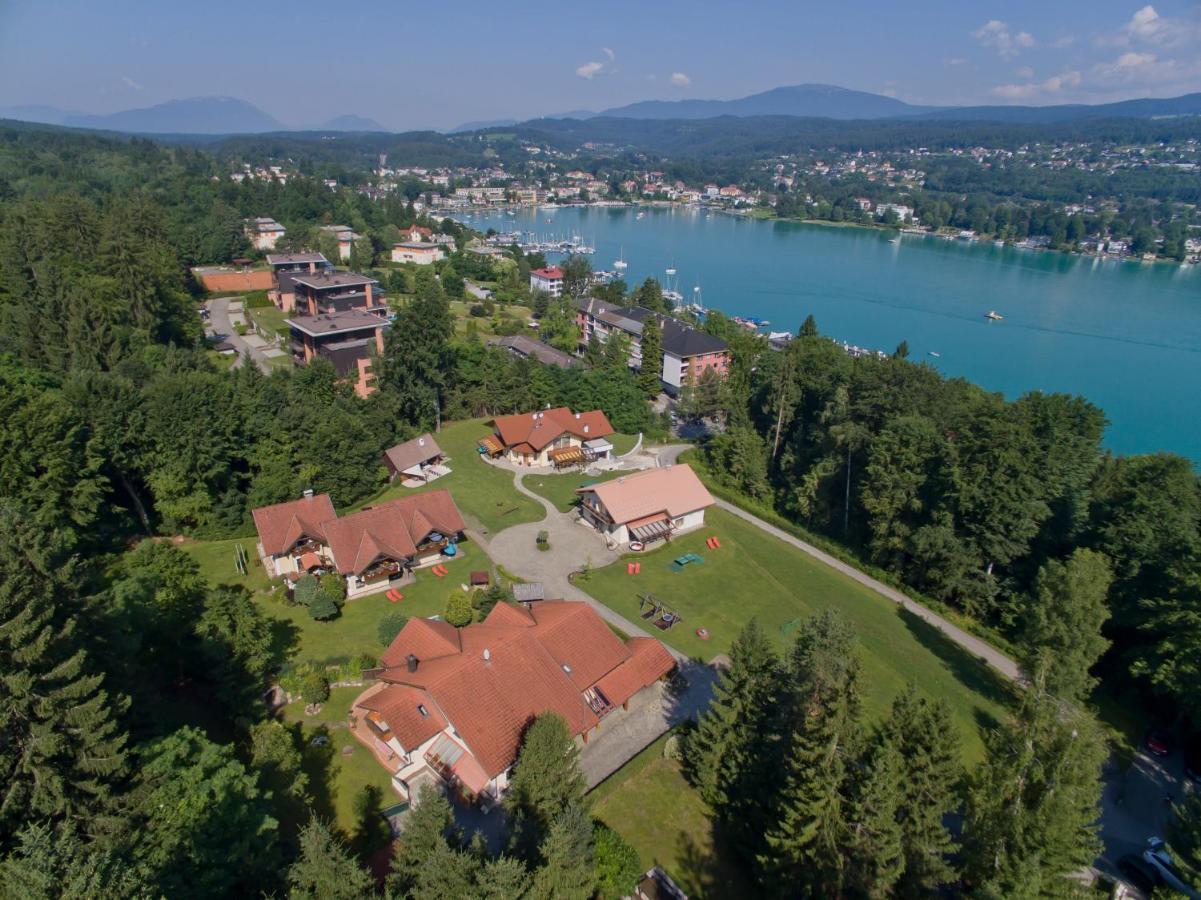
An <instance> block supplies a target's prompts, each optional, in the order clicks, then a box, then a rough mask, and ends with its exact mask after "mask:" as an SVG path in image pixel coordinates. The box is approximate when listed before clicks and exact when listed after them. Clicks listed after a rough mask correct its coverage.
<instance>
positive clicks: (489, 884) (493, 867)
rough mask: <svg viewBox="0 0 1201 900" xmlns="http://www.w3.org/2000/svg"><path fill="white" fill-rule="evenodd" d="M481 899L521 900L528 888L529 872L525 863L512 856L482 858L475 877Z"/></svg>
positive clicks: (477, 891) (476, 887)
mask: <svg viewBox="0 0 1201 900" xmlns="http://www.w3.org/2000/svg"><path fill="white" fill-rule="evenodd" d="M475 889H476V893H477V895H478V896H479V897H480V898H481V900H521V898H522V897H524V896H526V894H527V893H528V892H529V889H530V873H529V870H528V869H526V867H525V864H524V863H523V862H522V861H521V860H519V859H517V858H515V857H512V856H497V857H494V858H489V859H486V860H484V864H483V866H482V868H481V869H480V871H479V875H478V877H477V879H476V886H475Z"/></svg>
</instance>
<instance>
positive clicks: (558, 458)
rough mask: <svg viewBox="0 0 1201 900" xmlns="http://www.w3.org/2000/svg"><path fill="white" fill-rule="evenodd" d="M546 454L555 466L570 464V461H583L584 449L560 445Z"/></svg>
mask: <svg viewBox="0 0 1201 900" xmlns="http://www.w3.org/2000/svg"><path fill="white" fill-rule="evenodd" d="M547 455H548V456H550V461H551V462H552V463H554V464H555V465H556V466H570V465H571V464H572V463H581V462H583V461H584V451H583V450H582V449H581V448H579V447H560V448H559V449H558V450H552V451H550V453H549V454H547Z"/></svg>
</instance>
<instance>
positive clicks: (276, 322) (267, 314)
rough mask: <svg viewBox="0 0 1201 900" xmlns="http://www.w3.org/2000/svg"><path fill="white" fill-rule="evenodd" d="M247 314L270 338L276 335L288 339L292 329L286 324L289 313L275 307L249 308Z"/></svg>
mask: <svg viewBox="0 0 1201 900" xmlns="http://www.w3.org/2000/svg"><path fill="white" fill-rule="evenodd" d="M246 313H247V315H249V316H250V318H251V319H253V320H254V321H255V323H256V324H258V326H259V327H260V328H262V329H263V331H264V332H266V334H267V336H268V337H271V336H272V335H276V334H278V335H281V336H283V337H285V338H286V337H288V335H289V331H290V329H289V328H288V326H287V325H286V324H285V322H286V321H287V319H288V313H286V312H284V311H283V310H282V309H276V308H275V307H274V306H260V307H248V308H247V309H246Z"/></svg>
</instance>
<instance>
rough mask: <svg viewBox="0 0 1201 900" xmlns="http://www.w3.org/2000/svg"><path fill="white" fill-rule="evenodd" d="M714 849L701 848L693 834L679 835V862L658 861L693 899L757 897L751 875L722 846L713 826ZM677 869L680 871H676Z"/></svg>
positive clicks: (677, 837)
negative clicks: (677, 867)
mask: <svg viewBox="0 0 1201 900" xmlns="http://www.w3.org/2000/svg"><path fill="white" fill-rule="evenodd" d="M709 827H710V831H711V833H712V847H702V846H700V845H699V844H698V843H697V842H696V840H695V839H694V838H693V836H692V835H691V834H689V833H688V832H686V831H681V832H679V833H678V834H677V835H676V859H675V861H674V863H673V862H670V861H668V862H666V863H665V862H664V861H662V860H655V864H656V865H658V866H661V867H662V868H663V870H664V871H665V872H666V873H667V874H668V875H670V876H671V878H672V880H673V881H675V882H676V883H677V884H678V885H680V887H681V888H682V889H683V890H684V893H686V894H688V895H689V896H690V897H706V898H714V900H727V898H728V900H741V898H744V897H754V896H756V891H755V890H754V885H753V883H752V881H751V876H750V873H749V872H748V871H746V869H744V868H743V866H742V864H741V863H740V862H739V861H738V860H737V859H736V858H735V857H734V856H733V854H732V853H731V852H730V851H729V850H728V849H725V848H724V847H723V842H722V839H721V835H720V834H719V833H718V831H717V829H716V828H715V827H714V826H713V825H710V826H709ZM675 866H679V870H677V871H673V869H674V868H675Z"/></svg>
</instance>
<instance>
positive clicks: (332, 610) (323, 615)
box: [309, 590, 338, 622]
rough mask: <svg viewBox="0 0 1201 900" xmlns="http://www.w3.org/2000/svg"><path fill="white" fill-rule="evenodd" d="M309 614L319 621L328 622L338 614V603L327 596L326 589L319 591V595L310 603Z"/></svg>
mask: <svg viewBox="0 0 1201 900" xmlns="http://www.w3.org/2000/svg"><path fill="white" fill-rule="evenodd" d="M309 615H310V616H312V617H313V618H314V619H316V620H317V621H318V622H326V621H328V620H330V619H333V618H336V617H337V615H338V604H336V603H335V602H334V601H333V600H331V599H329V597H328V596H326V593H325V591H321V590H319V591H317V595H316V596H315V597H314V598H313V599H312V601H311V602H310V603H309Z"/></svg>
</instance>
